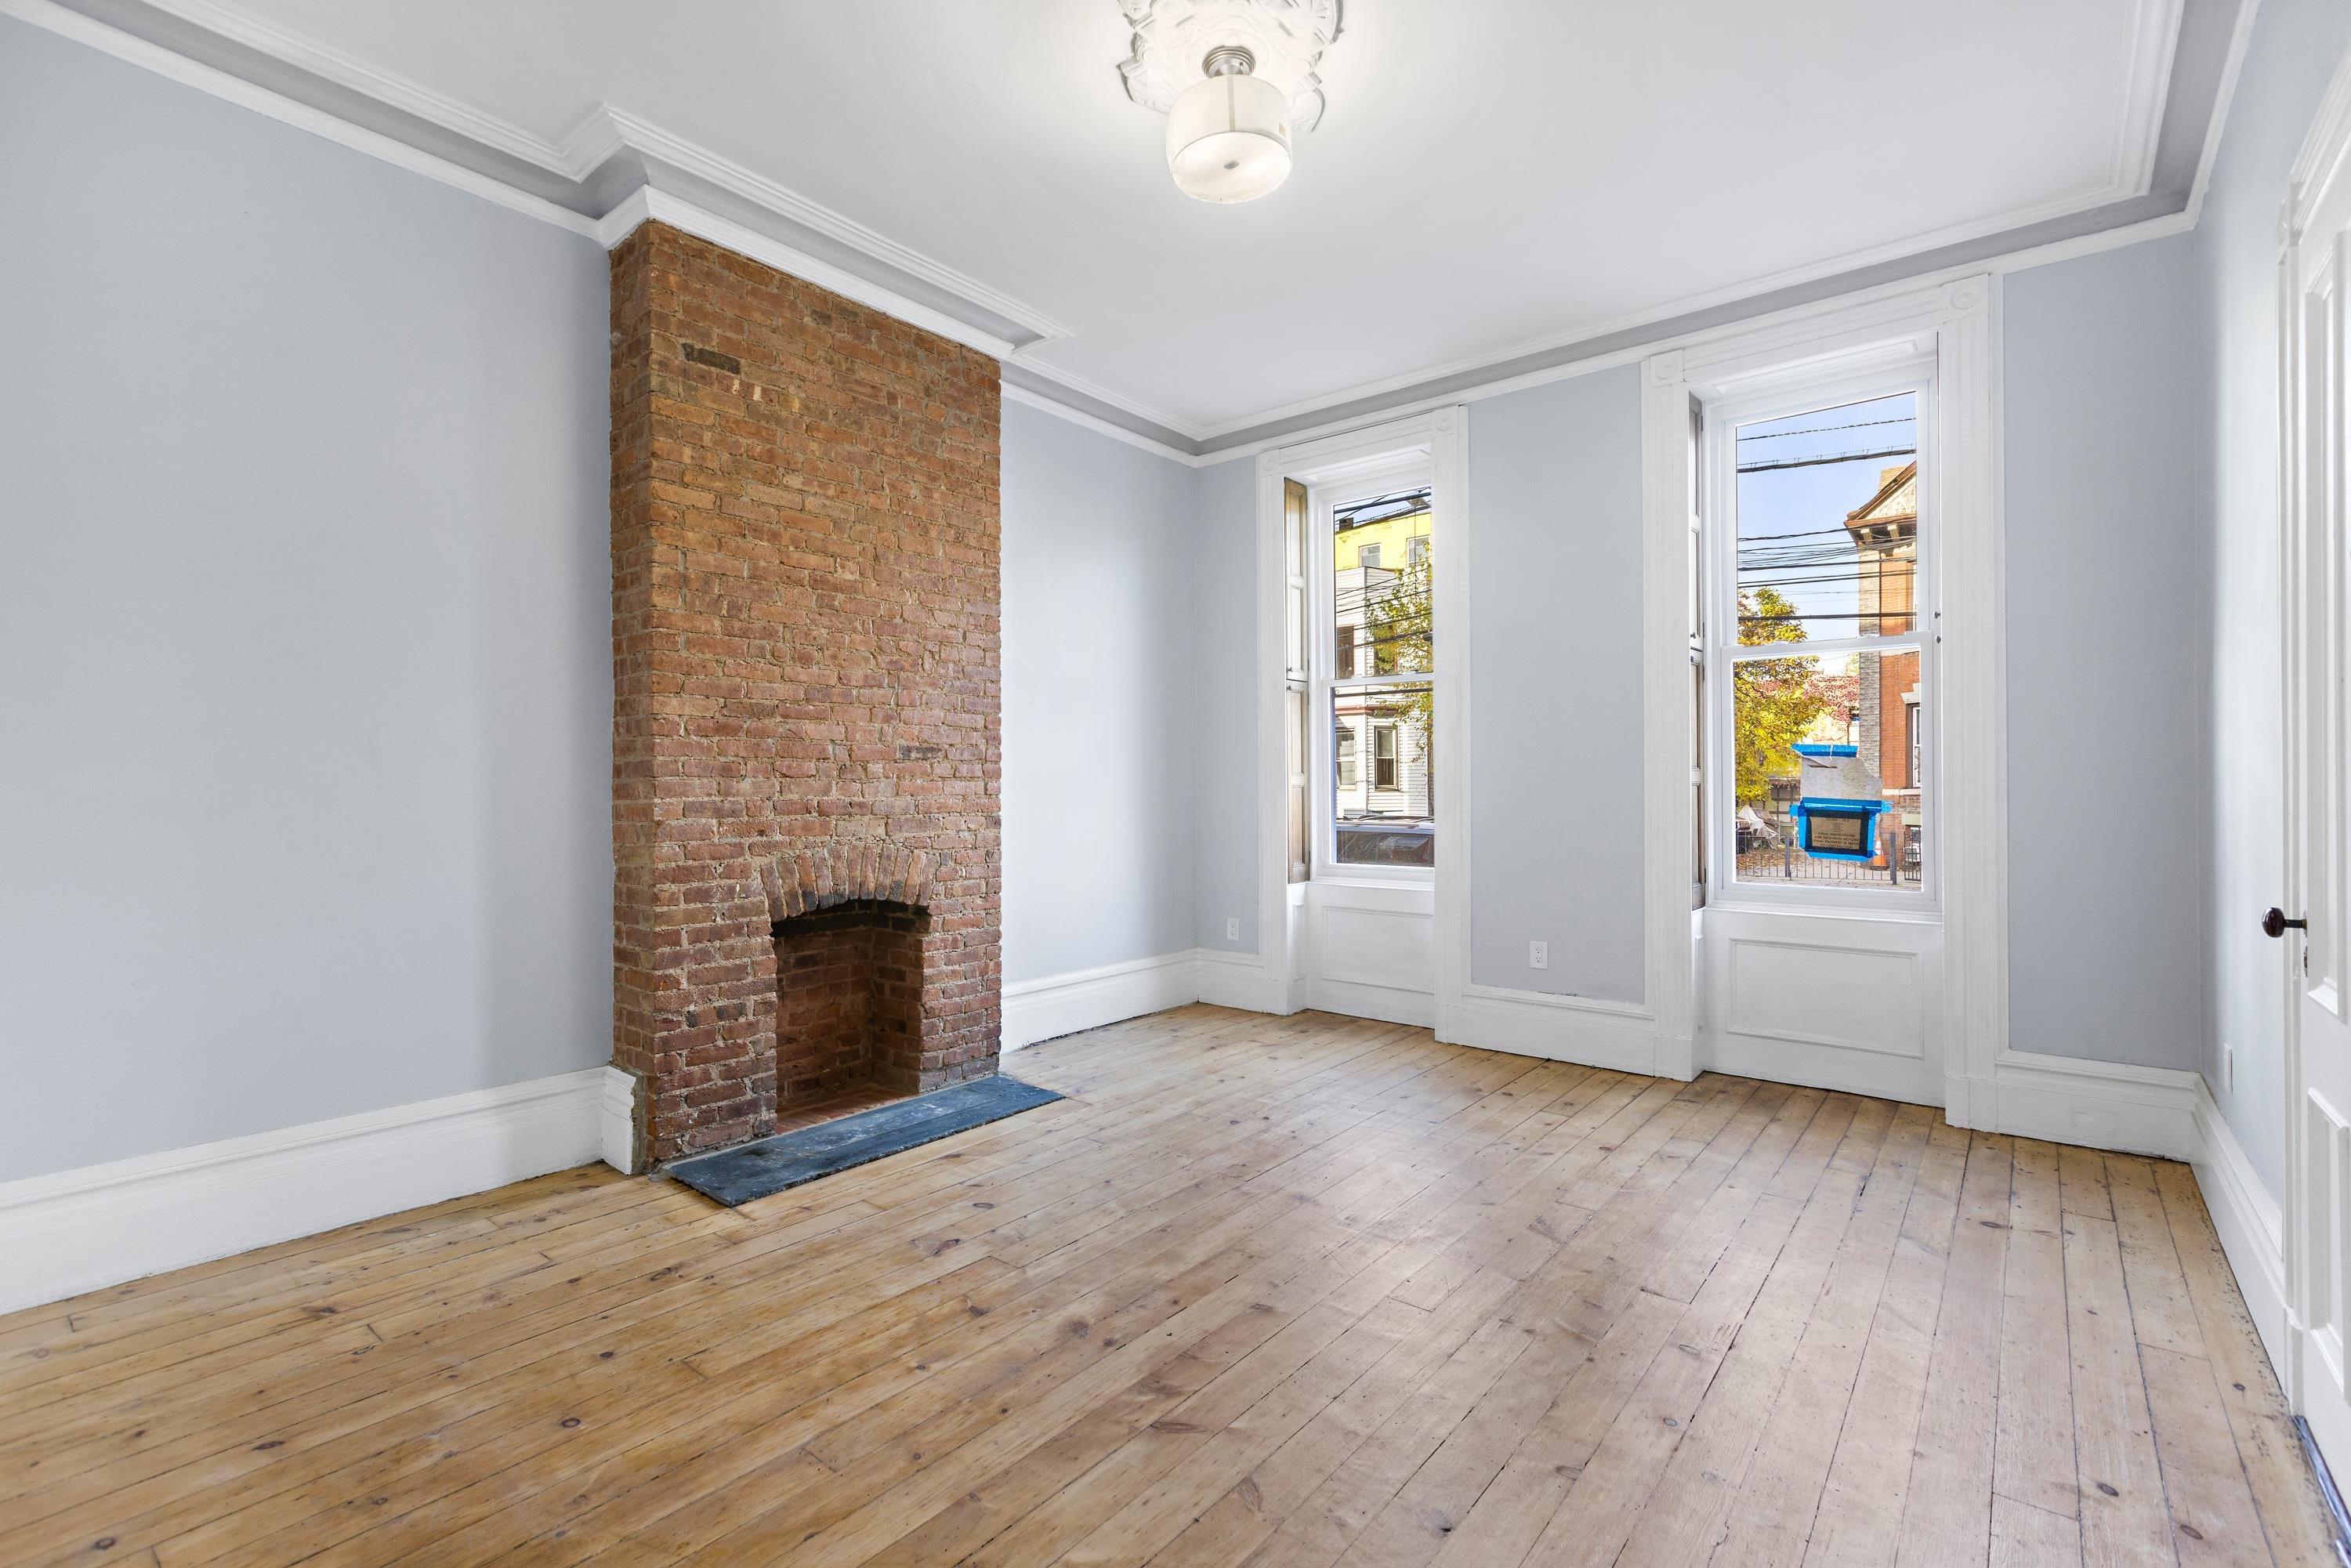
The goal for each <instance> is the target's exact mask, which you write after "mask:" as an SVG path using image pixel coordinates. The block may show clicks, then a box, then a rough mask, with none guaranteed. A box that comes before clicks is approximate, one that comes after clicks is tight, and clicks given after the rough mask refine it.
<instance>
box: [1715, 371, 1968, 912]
mask: <svg viewBox="0 0 2351 1568" xmlns="http://www.w3.org/2000/svg"><path fill="white" fill-rule="evenodd" d="M1905 392H1908V393H1910V394H1911V395H1913V396H1915V397H1916V398H1917V464H1918V474H1919V484H1918V544H1917V579H1916V584H1915V588H1914V602H1915V604H1916V606H1917V608H1916V609H1915V610H1914V612H1913V613H1912V616H1911V620H1912V622H1913V624H1912V629H1911V631H1910V632H1907V633H1906V634H1903V635H1901V636H1897V637H1886V636H1877V637H1857V636H1856V637H1840V638H1819V639H1812V640H1807V641H1805V642H1802V643H1773V644H1771V648H1772V650H1773V652H1772V653H1771V654H1768V655H1766V654H1760V653H1759V654H1756V655H1753V656H1755V657H1766V656H1769V657H1785V658H1800V657H1810V656H1821V657H1834V656H1835V655H1837V654H1842V653H1867V652H1869V651H1871V650H1873V649H1876V648H1883V647H1886V646H1887V645H1889V644H1891V645H1894V646H1897V647H1898V646H1907V645H1913V644H1915V645H1916V646H1917V649H1918V683H1919V691H1920V695H1921V698H1922V700H1923V701H1924V703H1925V705H1926V709H1927V712H1928V713H1929V714H1932V713H1934V712H1936V711H1937V708H1938V700H1937V697H1938V689H1937V685H1936V683H1937V678H1938V661H1937V653H1938V649H1937V637H1936V632H1937V629H1938V626H1939V624H1940V615H1939V612H1938V600H1937V598H1936V591H1937V590H1938V587H1939V586H1940V572H1939V570H1938V556H1937V552H1938V549H1940V546H1941V540H1942V518H1941V507H1940V496H1941V491H1940V486H1939V483H1938V481H1939V477H1940V473H1941V466H1940V454H1939V453H1938V452H1937V451H1936V449H1935V411H1936V410H1935V379H1934V361H1933V358H1932V356H1931V355H1929V356H1926V357H1923V358H1921V357H1915V356H1914V357H1913V358H1912V359H1911V360H1910V361H1908V362H1907V363H1895V364H1889V365H1886V366H1885V367H1882V368H1880V369H1878V370H1876V371H1867V372H1864V373H1862V374H1860V375H1853V374H1831V375H1829V376H1824V377H1823V378H1822V379H1821V380H1820V381H1818V382H1811V383H1797V384H1793V385H1788V386H1782V387H1778V388H1775V389H1774V390H1772V391H1771V392H1766V393H1764V394H1762V395H1761V396H1750V397H1746V398H1727V399H1723V400H1719V401H1715V402H1708V403H1707V404H1706V438H1705V440H1706V450H1705V453H1704V456H1703V461H1704V462H1705V464H1706V473H1707V481H1706V503H1707V504H1706V512H1707V514H1708V515H1707V516H1705V517H1703V519H1702V522H1701V540H1702V547H1703V549H1705V551H1706V559H1705V562H1704V568H1703V570H1704V576H1705V582H1706V590H1705V591H1706V594H1707V605H1708V608H1707V612H1706V614H1705V617H1704V620H1703V622H1702V624H1704V625H1705V626H1706V627H1707V628H1708V640H1707V646H1706V649H1705V658H1706V685H1705V690H1706V700H1707V707H1708V712H1707V714H1706V721H1705V739H1706V747H1707V750H1706V777H1707V778H1708V779H1709V780H1713V781H1716V782H1717V784H1718V787H1717V788H1715V789H1712V790H1710V791H1709V792H1708V796H1707V817H1708V821H1707V824H1706V828H1707V833H1708V840H1707V854H1706V860H1707V867H1708V877H1709V879H1710V885H1709V887H1708V902H1709V903H1712V904H1720V905H1722V906H1724V907H1728V908H1742V909H1766V910H1818V911H1831V910H1834V911H1838V912H1841V913H1848V914H1855V915H1883V916H1887V917H1899V916H1904V915H1908V916H1912V917H1922V916H1932V915H1938V914H1939V913H1940V911H1941V908H1942V904H1941V889H1940V887H1939V885H1938V879H1939V876H1940V872H1941V857H1940V855H1939V854H1938V852H1937V851H1938V843H1937V839H1936V828H1937V820H1938V816H1939V815H1940V791H1939V790H1938V789H1937V788H1936V780H1935V770H1934V764H1935V760H1936V758H1935V746H1934V738H1933V736H1932V734H1931V732H1929V733H1928V734H1927V735H1926V736H1925V737H1923V739H1924V745H1923V747H1922V749H1923V750H1924V752H1925V754H1926V755H1925V768H1924V770H1923V772H1922V775H1921V780H1920V784H1921V787H1920V789H1919V792H1918V793H1919V829H1920V837H1921V840H1922V844H1921V858H1922V867H1921V870H1922V875H1921V877H1920V885H1919V886H1917V887H1915V888H1907V887H1897V886H1895V885H1893V884H1891V883H1885V884H1871V883H1834V884H1827V885H1823V884H1819V883H1811V884H1807V883H1793V882H1790V883H1777V882H1773V881H1771V880H1770V879H1769V878H1751V879H1748V880H1744V881H1742V880H1740V877H1739V875H1738V852H1737V846H1738V828H1737V819H1738V811H1739V806H1738V791H1737V789H1735V788H1734V787H1733V786H1734V784H1735V781H1736V779H1737V778H1738V771H1737V762H1738V758H1737V757H1736V756H1735V754H1734V751H1733V745H1732V738H1733V734H1734V730H1735V728H1736V726H1735V722H1734V717H1733V714H1732V703H1733V701H1734V700H1735V697H1736V692H1737V687H1736V684H1735V683H1734V682H1733V681H1732V679H1731V667H1732V665H1734V664H1739V663H1742V662H1744V661H1742V660H1741V659H1740V656H1739V649H1740V646H1741V645H1740V643H1739V640H1738V638H1739V474H1738V463H1739V450H1738V448H1739V432H1740V428H1741V427H1742V426H1745V425H1751V424H1761V423H1769V422H1771V421H1773V420H1779V419H1786V418H1791V417H1792V416H1794V415H1797V414H1802V413H1813V412H1814V411H1817V410H1824V409H1829V408H1834V407H1836V406H1838V405H1841V404H1846V403H1855V402H1867V401H1869V400H1870V399H1873V398H1882V397H1894V396H1898V395H1900V394H1902V393H1905ZM1880 744H1881V746H1882V745H1883V740H1882V738H1881V742H1880Z"/></svg>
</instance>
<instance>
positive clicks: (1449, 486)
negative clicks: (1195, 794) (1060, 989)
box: [1223, 404, 1471, 1039]
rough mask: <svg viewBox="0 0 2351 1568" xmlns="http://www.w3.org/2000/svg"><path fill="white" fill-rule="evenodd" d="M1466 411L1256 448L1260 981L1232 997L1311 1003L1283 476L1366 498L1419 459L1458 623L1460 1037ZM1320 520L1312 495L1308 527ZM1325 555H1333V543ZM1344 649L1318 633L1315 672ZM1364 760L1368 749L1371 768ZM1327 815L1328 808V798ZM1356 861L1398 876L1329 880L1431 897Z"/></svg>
mask: <svg viewBox="0 0 2351 1568" xmlns="http://www.w3.org/2000/svg"><path fill="white" fill-rule="evenodd" d="M1467 414H1468V411H1467V410H1466V409H1464V408H1463V407H1461V406H1460V405H1458V404H1447V405H1445V406H1442V407H1438V408H1435V409H1432V410H1430V411H1428V412H1426V413H1418V414H1413V415H1409V416H1407V417H1405V418H1402V419H1395V420H1389V421H1385V422H1383V423H1378V424H1374V425H1369V426H1365V427H1364V428H1362V429H1358V430H1353V431H1348V432H1345V433H1343V434H1337V435H1329V436H1324V437H1322V438H1320V439H1317V440H1312V441H1305V442H1300V443H1297V444H1293V445H1290V446H1285V447H1280V448H1275V449H1271V450H1269V451H1266V452H1263V453H1260V454H1259V455H1258V460H1257V480H1258V484H1257V517H1258V551H1259V554H1258V573H1257V577H1258V583H1259V599H1258V667H1259V671H1260V672H1261V674H1260V678H1259V682H1258V691H1259V707H1258V772H1259V794H1258V800H1259V818H1258V964H1259V973H1258V974H1257V975H1256V976H1252V977H1241V976H1238V975H1236V976H1234V977H1231V978H1230V979H1228V980H1225V981H1224V982H1223V994H1225V995H1228V996H1236V997H1238V996H1248V997H1251V998H1256V999H1257V1004H1258V1005H1259V1008H1260V1009H1261V1010H1263V1011H1266V1012H1271V1013H1289V1012H1294V1011H1296V1010H1297V1009H1299V1008H1300V1007H1301V1006H1302V1005H1304V1003H1303V1000H1302V998H1303V997H1304V995H1305V990H1304V986H1303V982H1302V977H1301V973H1300V970H1299V966H1300V964H1301V962H1302V961H1303V957H1304V951H1303V942H1302V934H1301V909H1302V907H1303V901H1304V898H1305V896H1306V890H1307V888H1308V887H1309V886H1311V879H1310V881H1309V882H1305V883H1291V882H1290V880H1289V873H1288V837H1289V835H1288V831H1287V828H1286V812H1287V810H1288V805H1287V798H1286V796H1285V794H1284V790H1285V789H1287V780H1286V778H1285V776H1284V775H1283V773H1282V758H1283V745H1284V742H1283V737H1282V702H1283V698H1282V695H1281V694H1282V683H1281V679H1280V675H1281V672H1282V670H1283V668H1284V665H1283V659H1284V652H1283V638H1284V629H1285V627H1286V625H1287V624H1288V619H1287V618H1288V603H1287V584H1288V582H1289V575H1288V571H1287V569H1286V566H1285V564H1284V562H1283V559H1282V547H1283V542H1284V538H1285V529H1284V526H1283V522H1282V485H1283V482H1284V480H1285V479H1297V480H1299V481H1301V483H1303V484H1305V485H1306V486H1308V489H1309V492H1310V495H1311V491H1312V490H1313V489H1314V488H1316V487H1317V486H1324V485H1329V484H1332V483H1333V482H1335V481H1344V482H1345V483H1346V487H1347V488H1348V489H1350V490H1353V491H1354V493H1355V494H1357V495H1361V494H1364V493H1365V492H1363V491H1361V490H1357V489H1356V488H1355V486H1354V483H1353V481H1354V476H1356V475H1357V474H1359V473H1364V472H1372V471H1377V470H1395V469H1396V468H1397V467H1399V466H1400V465H1403V464H1405V463H1408V462H1412V461H1414V460H1418V461H1420V462H1422V463H1425V464H1426V465H1427V467H1428V469H1429V470H1430V472H1431V478H1430V482H1429V483H1430V492H1431V494H1430V506H1431V507H1432V509H1433V510H1434V511H1435V512H1436V513H1437V517H1438V518H1439V522H1438V525H1437V532H1436V538H1435V540H1434V542H1433V544H1432V545H1431V547H1430V548H1431V562H1432V565H1433V569H1434V570H1435V572H1436V577H1437V606H1436V610H1437V615H1436V619H1437V622H1439V623H1440V624H1441V625H1444V626H1446V627H1448V628H1450V629H1451V630H1450V631H1449V632H1447V633H1446V634H1445V635H1446V638H1447V646H1446V648H1445V650H1444V652H1443V653H1442V654H1441V656H1440V657H1439V659H1438V660H1437V664H1438V666H1439V668H1438V674H1437V801H1436V807H1437V866H1436V870H1435V874H1434V883H1435V885H1434V889H1433V899H1434V908H1435V912H1436V913H1435V916H1434V918H1435V938H1436V971H1437V973H1436V982H1437V983H1436V1016H1437V1035H1438V1038H1439V1039H1452V1038H1455V1036H1453V1035H1452V1034H1450V1033H1448V1032H1447V1031H1448V1029H1449V1027H1450V1024H1449V1022H1448V1019H1449V1016H1450V1014H1451V1013H1452V1012H1453V1011H1454V1010H1455V1009H1457V1008H1458V1005H1459V1003H1460V999H1461V997H1462V993H1463V988H1464V987H1465V986H1466V984H1467V982H1468V930H1469V904H1468V898H1469V886H1468V883H1469V878H1468V866H1469V820H1468V806H1467V801H1468V791H1469V770H1468V749H1469V737H1468V723H1469V715H1468V707H1469V704H1468V689H1467V687H1468V664H1469V646H1468V642H1469V632H1470V626H1469V621H1468V614H1467V608H1468V570H1469V548H1470V542H1469V541H1470V520H1471V502H1470V497H1469V454H1468V417H1467ZM1312 516H1313V513H1312V507H1311V501H1310V504H1309V511H1308V517H1309V527H1310V528H1311V527H1312ZM1323 549H1324V550H1325V551H1327V549H1328V544H1327V541H1326V542H1325V544H1324V546H1323ZM1314 559H1317V560H1320V559H1322V556H1321V555H1320V554H1318V555H1317V556H1316V557H1315V558H1314ZM1309 657H1310V658H1311V659H1312V660H1315V661H1318V663H1317V664H1316V665H1315V667H1316V668H1318V669H1322V670H1326V671H1327V670H1328V669H1329V668H1330V661H1331V657H1332V646H1331V643H1330V637H1329V633H1328V632H1327V631H1326V632H1325V633H1324V636H1323V639H1322V642H1321V643H1320V644H1319V645H1316V644H1312V643H1311V640H1310V652H1309ZM1310 713H1311V708H1310ZM1310 751H1311V754H1312V755H1313V756H1315V757H1317V758H1322V759H1324V760H1323V761H1322V764H1321V766H1322V767H1325V768H1327V767H1328V766H1329V762H1328V758H1329V756H1330V753H1331V740H1330V737H1329V734H1328V731H1327V729H1326V730H1325V731H1324V732H1323V733H1322V735H1320V736H1319V737H1316V738H1315V739H1314V741H1313V743H1312V745H1311V747H1310ZM1362 755H1363V754H1362V751H1361V749H1360V747H1359V749H1358V752H1357V757H1358V766H1359V767H1360V766H1362V761H1361V758H1362ZM1323 788H1324V785H1323V784H1322V781H1321V779H1315V780H1313V781H1311V782H1310V784H1309V790H1310V792H1311V793H1320V792H1321V790H1322V789H1323ZM1322 809H1323V810H1326V811H1327V810H1329V807H1328V805H1327V803H1326V804H1325V805H1324V807H1323V808H1322ZM1353 869H1354V870H1358V871H1360V870H1364V869H1374V870H1377V871H1380V872H1383V873H1388V874H1387V875H1386V876H1385V877H1384V878H1376V879H1375V878H1363V877H1355V876H1347V877H1333V878H1328V879H1325V880H1329V881H1333V882H1339V883H1346V884H1350V885H1353V886H1356V887H1359V888H1361V889H1362V891H1363V893H1364V895H1365V896H1383V895H1384V894H1381V893H1380V891H1379V890H1378V889H1377V888H1376V887H1375V886H1370V885H1365V884H1367V883H1376V882H1378V881H1382V880H1384V881H1385V882H1386V883H1388V884H1389V886H1390V888H1391V889H1392V891H1393V896H1395V897H1399V898H1430V897H1431V896H1432V889H1431V887H1430V883H1429V881H1428V879H1427V878H1426V876H1424V877H1423V878H1422V879H1421V880H1419V881H1417V882H1413V881H1405V880H1404V879H1399V878H1397V877H1395V875H1394V873H1395V872H1396V871H1398V870H1405V869H1412V868H1399V867H1377V868H1360V867H1359V868H1353Z"/></svg>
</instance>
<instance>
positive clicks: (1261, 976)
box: [1194, 947, 1296, 1014]
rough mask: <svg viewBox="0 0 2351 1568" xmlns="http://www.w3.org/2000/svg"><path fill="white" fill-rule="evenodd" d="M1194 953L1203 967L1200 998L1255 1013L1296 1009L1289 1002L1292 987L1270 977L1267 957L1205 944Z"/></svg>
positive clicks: (1201, 968)
mask: <svg viewBox="0 0 2351 1568" xmlns="http://www.w3.org/2000/svg"><path fill="white" fill-rule="evenodd" d="M1194 956H1195V957H1196V958H1197V959H1198V961H1199V966H1200V996H1199V999H1200V1000H1201V1001H1204V1002H1212V1003H1214V1004H1215V1005H1216V1006H1217V1007H1220V1008H1238V1009H1241V1010H1242V1011H1244V1012H1252V1013H1280V1014H1287V1013H1290V1012H1292V1011H1295V1010H1296V1009H1293V1008H1292V1007H1291V1006H1290V996H1289V991H1290V988H1289V987H1288V986H1286V985H1284V986H1280V987H1277V986H1275V985H1274V984H1273V983H1272V982H1271V981H1270V980H1268V979H1267V978H1266V975H1265V963H1264V960H1262V959H1260V958H1259V956H1257V955H1256V954H1254V953H1232V952H1227V951H1226V950H1224V949H1222V948H1218V947H1202V948H1199V949H1197V950H1196V953H1195V954H1194Z"/></svg>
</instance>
